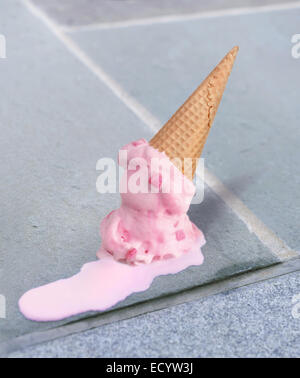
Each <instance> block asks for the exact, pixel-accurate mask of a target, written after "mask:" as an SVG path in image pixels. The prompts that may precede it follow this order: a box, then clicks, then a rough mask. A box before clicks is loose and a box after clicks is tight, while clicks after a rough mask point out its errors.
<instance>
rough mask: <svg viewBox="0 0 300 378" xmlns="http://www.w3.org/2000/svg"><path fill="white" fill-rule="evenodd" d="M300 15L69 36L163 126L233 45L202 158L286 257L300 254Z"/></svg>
mask: <svg viewBox="0 0 300 378" xmlns="http://www.w3.org/2000/svg"><path fill="white" fill-rule="evenodd" d="M299 16H300V10H299V9H298V10H290V11H280V12H272V13H264V14H253V15H243V16H238V17H225V18H217V19H201V20H194V21H188V22H173V23H168V24H154V25H148V26H135V27H127V28H121V29H111V30H101V31H100V30H98V31H90V32H81V33H74V34H72V37H73V38H74V39H75V40H76V42H77V43H78V44H79V45H80V46H81V47H82V48H83V49H84V50H85V51H87V52H88V53H89V54H90V55H91V56H92V57H93V59H94V60H95V61H96V62H97V63H99V64H100V65H101V67H103V69H104V70H105V71H106V72H108V73H109V74H110V75H111V76H112V77H114V78H115V79H116V80H118V81H119V82H120V83H121V84H122V86H123V87H124V88H125V89H126V90H127V91H128V92H129V93H130V94H131V95H132V96H134V97H135V98H136V99H137V100H138V101H139V102H140V103H141V104H142V105H144V106H145V107H146V108H147V109H148V110H150V111H151V112H152V113H153V114H154V115H155V116H157V117H158V118H159V119H160V120H161V121H162V122H165V121H166V120H167V119H168V117H170V115H172V114H173V113H174V111H175V110H176V109H177V108H178V107H179V106H180V105H181V104H182V103H183V101H184V100H185V99H186V98H187V96H188V95H189V94H190V93H191V92H192V91H193V90H194V89H195V87H196V86H197V85H198V84H199V83H200V82H201V81H202V80H203V79H204V77H205V76H206V74H208V73H209V72H210V70H211V69H212V68H213V66H214V65H215V64H216V63H217V62H218V61H219V60H220V59H221V58H222V57H223V56H224V55H225V53H226V52H227V51H228V50H229V49H230V48H232V47H233V46H234V45H237V44H238V45H240V52H239V55H238V58H237V61H236V65H235V67H234V70H233V73H232V76H231V78H230V80H229V83H228V86H227V90H226V92H225V95H224V97H223V102H222V104H221V106H220V109H219V112H218V114H217V116H216V120H215V123H214V126H213V128H212V131H211V133H210V136H209V138H208V141H207V144H206V147H205V149H204V154H203V156H204V157H205V158H206V165H207V166H208V168H210V170H211V171H213V173H215V174H216V176H217V177H219V178H220V179H221V180H222V181H223V183H225V185H227V187H229V188H230V189H231V190H232V191H233V192H234V193H235V194H236V195H237V196H238V197H240V198H241V199H242V200H243V201H244V202H245V203H246V205H247V206H248V207H249V208H250V210H252V211H253V212H254V213H255V214H256V215H257V216H258V218H260V219H261V220H262V221H263V222H264V223H265V224H266V225H267V226H268V227H269V228H271V229H272V230H273V231H275V232H276V234H277V235H278V236H279V237H280V238H282V239H283V240H284V241H285V242H286V243H287V244H288V245H289V246H290V247H291V248H293V249H296V250H300V233H299V219H300V191H299V186H300V181H299V180H300V165H299V161H300V150H299V141H300V128H299V120H300V108H299V106H298V105H299V95H300V89H299V88H300V76H299V65H300V60H299V59H294V58H292V56H291V48H292V44H291V37H292V35H294V34H295V30H298V26H299Z"/></svg>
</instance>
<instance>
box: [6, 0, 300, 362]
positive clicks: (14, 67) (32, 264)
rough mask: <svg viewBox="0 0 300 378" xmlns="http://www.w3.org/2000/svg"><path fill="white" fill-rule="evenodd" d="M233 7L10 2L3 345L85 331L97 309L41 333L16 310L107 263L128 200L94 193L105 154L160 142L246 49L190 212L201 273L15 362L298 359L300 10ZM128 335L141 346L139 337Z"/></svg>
mask: <svg viewBox="0 0 300 378" xmlns="http://www.w3.org/2000/svg"><path fill="white" fill-rule="evenodd" d="M158 4H159V5H158ZM226 4H227V5H226V9H224V6H223V4H222V2H221V1H212V2H209V5H206V6H204V5H203V4H202V2H194V1H191V0H185V1H179V0H178V1H177V0H176V1H169V0H164V1H160V2H158V1H156V0H155V1H151V5H150V2H148V1H146V0H139V1H118V0H116V1H111V0H106V1H101V2H95V1H91V0H76V1H71V0H64V1H59V0H51V1H50V0H48V1H41V0H33V1H32V2H31V1H27V0H23V1H22V0H0V7H1V12H0V34H2V35H4V36H5V38H6V45H7V58H6V59H0V68H1V72H3V75H2V79H1V80H2V87H3V88H5V91H1V93H0V114H1V117H0V127H1V128H0V130H1V138H0V150H1V152H2V153H3V156H4V157H5V159H4V160H1V162H0V174H1V176H2V177H5V186H4V191H2V192H1V204H2V209H1V213H0V226H1V233H0V245H1V249H0V294H1V295H4V296H5V298H6V306H7V308H6V313H7V316H6V319H0V353H1V351H2V353H8V352H9V351H12V350H15V349H18V348H19V347H22V345H29V344H30V343H35V342H37V339H36V336H35V335H36V333H39V335H41V334H43V332H46V331H47V330H48V329H54V332H55V329H56V327H58V326H64V325H65V324H66V323H69V322H70V321H76V322H78V321H80V320H81V321H82V323H78V324H79V325H81V324H82V328H81V329H85V326H84V324H85V323H84V319H86V318H87V317H90V316H91V315H93V316H95V315H97V314H84V315H81V316H79V317H74V318H72V319H68V320H66V321H62V322H57V323H47V324H37V323H33V322H29V321H27V320H26V319H24V318H23V317H22V315H21V314H20V313H19V311H18V308H17V301H18V299H19V298H20V296H21V295H22V294H23V293H24V292H25V291H26V290H28V289H30V288H32V287H36V286H39V285H42V284H46V283H48V282H51V281H54V280H56V279H60V278H62V277H68V276H71V275H73V274H75V273H77V272H78V271H79V269H80V267H81V266H82V265H83V264H84V263H86V262H88V261H92V260H95V254H96V251H97V250H98V248H99V246H100V243H101V240H100V237H99V223H100V221H101V219H102V218H103V217H104V216H105V214H107V213H108V212H109V211H111V210H112V209H114V208H116V207H117V206H118V203H119V196H118V195H117V194H116V195H104V196H100V194H98V193H97V192H96V190H95V182H96V179H97V176H98V174H99V172H97V171H96V170H95V166H96V162H97V160H98V159H100V158H101V157H112V158H116V156H117V152H118V149H119V148H120V147H121V146H123V145H125V144H126V143H128V142H129V141H131V140H134V139H139V138H142V137H144V138H146V139H150V138H151V136H152V135H153V134H154V132H155V130H156V129H157V128H158V127H159V125H161V124H163V123H164V122H165V121H166V120H167V119H168V117H170V115H172V114H173V113H174V111H175V110H176V109H177V108H178V107H179V106H180V105H181V104H182V103H183V101H184V100H185V99H186V98H187V96H188V95H189V94H190V93H191V92H192V91H193V90H194V89H195V87H196V86H197V85H199V83H200V82H201V81H202V80H203V79H204V77H205V76H206V75H207V74H208V73H209V72H210V70H211V69H212V68H213V67H214V66H215V65H216V64H217V63H218V61H219V60H220V59H221V58H222V57H223V56H224V55H225V54H226V53H227V51H228V50H230V49H231V47H233V46H234V45H239V46H240V53H239V56H238V58H237V62H236V65H235V67H234V70H233V72H232V75H231V77H230V81H229V83H228V86H227V89H226V92H225V94H224V97H223V101H222V104H221V106H220V109H219V112H218V115H217V117H216V120H215V123H214V126H213V128H212V131H211V133H210V136H209V138H208V142H207V145H206V147H205V150H204V154H203V157H204V158H205V165H206V168H208V170H207V172H206V192H205V198H204V202H203V203H202V204H200V205H192V207H191V209H190V217H191V219H192V220H193V221H194V222H195V223H196V224H197V225H198V226H199V227H200V228H201V229H202V230H203V232H204V234H205V236H206V239H207V244H206V245H205V247H204V248H203V253H204V255H205V263H204V264H203V265H202V266H201V267H192V268H189V269H188V270H186V271H184V272H181V273H180V274H178V275H174V276H167V277H160V278H158V279H156V280H155V282H154V283H153V285H152V286H151V288H150V289H149V290H148V291H146V292H144V293H139V294H134V295H132V296H130V297H129V298H127V299H126V300H125V301H123V302H122V303H120V304H118V305H117V306H116V307H115V310H116V311H114V312H112V314H111V315H110V312H109V313H107V315H105V316H106V317H107V318H108V319H109V317H110V316H111V320H110V321H107V323H111V324H107V325H105V326H102V327H100V328H97V329H96V330H90V331H86V332H83V333H82V334H79V335H74V336H68V337H67V338H64V339H58V340H56V341H52V342H49V343H47V344H45V345H41V346H36V347H32V348H28V349H25V350H24V351H23V352H15V353H14V354H12V356H19V355H20V353H24V355H25V356H26V355H28V356H29V355H31V356H32V355H38V356H42V355H43V356H47V355H49V356H50V355H51V356H53V355H57V356H64V355H69V356H75V355H76V356H81V355H92V356H116V355H118V356H139V357H142V356H151V355H152V356H158V357H162V356H176V355H181V356H217V355H222V356H278V357H279V356H296V355H297V354H298V355H299V329H300V327H299V325H300V323H299V318H297V316H294V317H293V316H292V308H293V304H292V298H293V296H295V295H297V294H299V293H300V288H299V273H298V272H294V273H290V274H288V273H289V271H291V272H292V271H295V270H298V269H299V268H297V267H299V264H298V259H299V252H297V251H300V233H299V219H300V192H299V186H300V166H299V161H300V150H299V141H300V129H299V120H300V108H299V92H300V89H299V88H300V75H299V69H300V59H295V58H293V57H292V54H291V49H292V43H291V38H292V36H293V35H294V34H295V33H300V30H299V16H300V2H295V3H293V4H291V3H288V2H284V1H263V2H261V1H260V2H258V1H246V2H241V1H237V0H235V1H233V0H232V1H229V2H227V3H226ZM2 135H3V137H2ZM293 259H294V260H293ZM293 261H295V263H293ZM287 263H288V269H287V268H281V267H280V266H283V267H284V266H286V265H285V264H287ZM275 264H278V269H277V268H275V269H274V272H278V273H276V274H275V273H274V275H279V274H283V272H284V273H285V275H284V276H282V277H280V278H272V279H270V280H269V281H266V282H264V283H253V282H255V277H256V276H255V273H254V275H253V276H251V277H254V278H252V281H251V283H253V285H251V286H249V287H247V288H240V289H236V290H234V291H232V292H229V291H226V293H223V294H222V293H221V294H217V295H212V296H208V297H207V298H201V299H197V300H196V301H194V302H189V303H185V304H182V305H179V306H174V307H170V308H166V309H165V310H162V311H159V312H155V313H152V314H145V315H142V316H139V317H134V318H133V319H130V320H124V321H120V322H114V321H115V320H117V319H118V309H119V310H120V311H121V310H122V311H126V308H127V307H128V306H132V305H138V304H140V303H147V302H148V301H149V300H155V299H157V298H161V297H162V296H165V298H168V296H170V295H173V294H176V295H177V294H178V293H181V292H184V291H186V290H191V289H193V288H197V287H202V286H203V285H206V286H205V287H207V288H208V289H207V290H208V291H209V287H210V286H209V285H213V283H214V282H217V281H218V282H223V280H226V282H227V284H226V285H227V286H226V285H225V283H224V289H223V290H226V287H227V288H228V287H234V285H230V282H235V281H234V280H235V279H236V277H239V276H238V275H239V274H241V273H245V272H253V271H256V270H258V269H261V270H262V272H263V269H267V268H268V267H270V266H273V265H275ZM297 264H298V265H297ZM276 269H277V270H276ZM249 274H251V273H249ZM262 276H263V273H261V274H260V280H261V279H262V278H261V277H262ZM269 277H270V276H269V275H266V278H269ZM231 280H233V281H231ZM257 280H258V279H257ZM224 282H225V281H224ZM248 283H249V282H248ZM239 285H240V286H241V285H242V284H239ZM239 285H236V286H239ZM220 286H221V287H222V284H220ZM219 291H221V290H219ZM211 293H212V291H211ZM166 302H167V300H166ZM182 302H183V301H182ZM149 303H152V302H149ZM161 307H168V305H167V304H166V305H165V306H161ZM128 308H129V309H130V307H128ZM154 309H157V308H154V307H153V309H152V310H151V306H148V310H147V312H148V311H150V312H151V311H153V310H154ZM130 311H131V310H130ZM130 311H129V310H128V314H129V312H130ZM130 314H131V316H132V312H130ZM188 314H193V316H188ZM275 314H276V315H275ZM294 315H295V311H294ZM128 317H129V315H128ZM170 319H173V321H172V327H170ZM283 322H284V324H285V327H284V332H283V330H282V329H281V328H280V324H281V325H282V323H283ZM79 327H80V326H79ZM130 328H131V329H134V330H135V332H134V333H135V335H139V336H135V338H133V337H130V334H129V331H128V329H130ZM145 330H146V331H145ZM171 330H172V332H171ZM145 332H146V333H147V335H148V336H147V341H145ZM170 333H172V334H173V336H172V337H170ZM59 334H60V333H59V332H58V333H57V335H59ZM116 334H118V335H123V336H122V337H121V338H122V339H124V340H128V342H126V345H125V344H124V345H123V344H122V343H123V341H124V340H123V341H122V342H119V341H118V340H117V338H116ZM30 335H32V336H30ZM157 335H159V336H157ZM189 335H197V336H195V337H194V338H192V339H191V337H190V336H189ZM25 338H26V340H27V341H26V342H24V340H25ZM52 338H53V333H52ZM54 338H55V337H54ZM28 340H31V341H30V342H29V341H28ZM43 340H45V338H44V339H43ZM168 340H169V342H170V343H172V348H168V347H167V344H168ZM204 340H205V341H206V345H205V346H204ZM297 340H298V341H297ZM297 342H298V343H297ZM124 343H125V341H124ZM74 345H76V348H75V347H74ZM122 345H123V347H122ZM256 345H258V346H257V349H255V348H254V346H256ZM75 349H76V350H75ZM164 349H165V350H168V353H169V354H164V353H163V352H161V351H162V350H164ZM151 353H152V354H151ZM255 353H256V354H255Z"/></svg>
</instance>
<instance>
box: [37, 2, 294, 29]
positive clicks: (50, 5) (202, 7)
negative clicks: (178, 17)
mask: <svg viewBox="0 0 300 378" xmlns="http://www.w3.org/2000/svg"><path fill="white" fill-rule="evenodd" d="M33 2H34V4H36V5H38V6H39V7H41V8H42V9H43V10H44V11H45V12H46V13H47V14H49V15H50V17H52V18H53V19H55V20H56V21H57V22H58V23H59V24H62V25H68V26H74V25H75V26H78V25H86V24H90V23H98V22H110V21H121V20H128V19H139V18H145V17H153V16H161V15H169V14H184V13H193V12H202V11H211V10H216V9H224V8H225V9H226V8H232V7H251V6H261V5H267V4H278V3H287V2H288V0H246V1H245V0H229V1H228V0H227V1H226V2H224V1H223V0H210V1H206V2H203V1H194V0H151V1H149V0H101V1H99V0H63V1H61V0H33Z"/></svg>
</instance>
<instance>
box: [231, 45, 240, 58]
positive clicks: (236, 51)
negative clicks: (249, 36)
mask: <svg viewBox="0 0 300 378" xmlns="http://www.w3.org/2000/svg"><path fill="white" fill-rule="evenodd" d="M239 49H240V48H239V46H234V47H233V48H232V49H231V50H230V51H229V54H231V55H233V56H234V57H236V54H237V53H238V51H239Z"/></svg>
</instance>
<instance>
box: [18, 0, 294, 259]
mask: <svg viewBox="0 0 300 378" xmlns="http://www.w3.org/2000/svg"><path fill="white" fill-rule="evenodd" d="M21 2H22V3H23V4H24V5H25V6H26V8H27V9H28V10H29V11H30V12H31V13H32V14H33V15H34V16H35V17H37V18H38V19H40V20H41V21H42V22H43V23H44V24H45V25H46V26H47V27H48V28H49V29H50V31H51V32H52V33H53V34H54V35H55V36H56V37H57V38H58V39H59V40H60V41H61V42H62V43H63V44H64V46H65V47H66V48H67V50H69V51H70V52H71V54H72V55H74V56H75V57H76V58H77V59H78V60H79V61H80V62H81V63H83V64H84V65H85V66H86V67H87V68H88V69H89V70H90V71H91V72H92V73H93V74H94V75H95V76H96V77H98V79H100V80H101V81H102V82H103V83H104V84H105V85H106V86H107V87H108V88H109V89H110V90H111V91H112V92H113V93H114V94H115V95H116V97H118V98H119V100H121V101H122V102H123V103H124V104H125V105H126V106H127V107H128V108H129V109H130V110H131V111H132V112H133V113H134V114H135V115H136V116H137V117H138V118H139V119H140V120H142V121H143V122H144V123H145V124H146V125H147V126H148V127H149V128H150V129H151V130H152V131H154V132H157V131H158V130H159V128H160V127H161V122H160V121H159V120H158V119H157V118H156V117H154V116H153V115H152V114H151V113H150V112H149V111H148V110H147V109H146V108H145V107H144V106H143V105H141V104H140V103H139V102H138V101H136V100H135V99H134V98H133V97H132V96H130V95H129V94H128V93H127V92H126V91H125V90H124V89H123V88H122V87H121V86H120V85H119V84H118V83H117V82H116V81H115V80H114V79H112V78H111V77H110V76H109V75H108V74H107V73H106V72H104V71H103V69H102V68H101V67H100V66H99V65H98V64H96V63H95V62H94V61H93V60H92V59H91V58H90V57H89V56H88V55H87V54H86V53H85V52H84V51H83V50H82V49H81V48H80V47H79V46H78V45H77V44H76V43H75V42H74V41H73V40H72V39H71V38H70V37H69V36H67V35H66V34H65V33H64V32H63V31H62V29H60V27H59V26H58V25H57V24H56V23H55V22H54V21H52V20H51V19H50V18H49V17H48V16H47V15H46V14H45V13H44V12H43V11H42V10H40V9H39V8H38V7H37V6H35V5H34V4H33V3H32V2H31V0H21ZM299 4H300V3H299ZM205 182H206V184H207V185H208V186H209V187H210V188H211V189H212V190H213V191H214V192H215V193H216V194H217V195H218V196H219V197H220V198H221V199H222V200H223V201H224V202H225V203H226V204H227V205H228V207H229V208H230V209H231V210H232V211H233V212H234V213H235V214H236V215H237V216H238V218H239V219H241V220H242V221H243V223H245V224H246V226H247V227H248V230H249V232H250V233H255V235H256V236H257V237H258V239H259V240H260V241H261V242H262V243H263V244H264V245H265V246H266V247H267V248H268V249H269V250H270V251H271V252H272V253H273V254H274V255H275V256H276V257H278V258H279V259H280V260H281V261H284V260H287V259H289V258H292V257H298V256H299V254H298V253H297V252H295V251H293V250H291V249H290V248H289V247H288V246H287V245H286V244H285V243H284V242H283V241H282V240H281V239H280V238H279V237H277V236H276V235H275V234H274V232H273V231H271V230H270V229H269V228H268V227H267V226H266V225H264V223H263V222H262V221H260V220H259V219H258V218H257V217H256V216H255V215H254V214H253V213H252V212H251V211H250V210H249V209H248V208H247V206H246V205H245V204H244V203H243V202H242V201H241V200H240V199H239V198H238V197H237V196H236V195H235V194H233V193H232V192H231V191H230V190H229V189H227V188H226V187H225V185H224V184H223V183H222V182H221V181H220V180H219V179H218V178H217V177H215V175H213V174H212V173H211V172H210V171H209V170H208V169H206V170H205Z"/></svg>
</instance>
